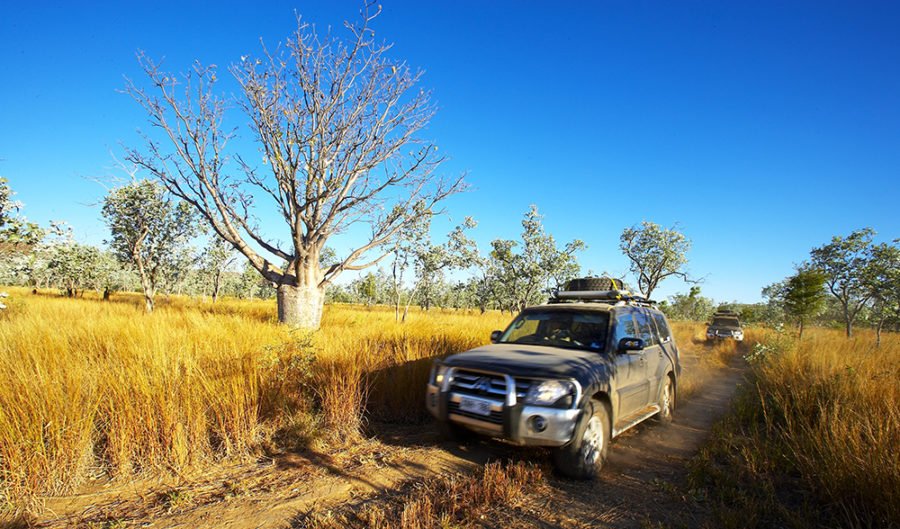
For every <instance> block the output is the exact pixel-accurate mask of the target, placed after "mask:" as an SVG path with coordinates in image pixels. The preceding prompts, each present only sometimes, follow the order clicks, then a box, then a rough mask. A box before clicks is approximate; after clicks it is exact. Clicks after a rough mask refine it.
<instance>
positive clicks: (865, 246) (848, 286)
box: [810, 228, 875, 338]
mask: <svg viewBox="0 0 900 529" xmlns="http://www.w3.org/2000/svg"><path fill="white" fill-rule="evenodd" d="M874 236H875V230H873V229H872V228H863V229H861V230H855V231H853V232H852V233H850V235H848V236H846V237H843V236H840V235H835V236H834V237H832V239H831V242H830V243H828V244H825V245H822V246H820V247H817V248H813V249H812V251H811V252H810V257H811V260H810V261H811V265H812V266H813V267H814V268H816V269H818V270H821V271H822V272H823V273H824V274H825V285H826V286H827V287H828V291H829V292H831V294H832V295H833V296H834V297H835V298H836V299H837V300H838V302H840V305H841V313H842V316H843V319H844V326H845V329H846V333H847V337H848V338H849V337H850V336H852V334H853V323H854V321H856V318H857V316H859V314H860V312H861V311H862V310H863V309H864V308H865V307H866V306H867V305H868V303H869V301H870V300H871V299H872V290H871V288H870V286H869V284H868V274H869V267H870V264H871V248H872V239H873V238H874Z"/></svg>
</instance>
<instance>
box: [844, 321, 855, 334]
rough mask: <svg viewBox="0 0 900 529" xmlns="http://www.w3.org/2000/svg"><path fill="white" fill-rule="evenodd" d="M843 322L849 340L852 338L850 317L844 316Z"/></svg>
mask: <svg viewBox="0 0 900 529" xmlns="http://www.w3.org/2000/svg"><path fill="white" fill-rule="evenodd" d="M844 322H845V323H846V324H847V338H850V337H852V336H853V322H851V321H850V316H846V317H845V318H844Z"/></svg>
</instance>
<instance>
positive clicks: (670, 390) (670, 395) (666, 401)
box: [656, 375, 675, 424]
mask: <svg viewBox="0 0 900 529" xmlns="http://www.w3.org/2000/svg"><path fill="white" fill-rule="evenodd" d="M674 413H675V384H673V383H672V377H670V376H668V375H667V376H666V379H665V382H663V388H662V390H661V391H660V392H659V413H657V414H656V420H657V421H659V422H660V423H662V424H670V423H671V422H672V418H673V417H674Z"/></svg>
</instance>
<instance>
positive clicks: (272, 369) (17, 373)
mask: <svg viewBox="0 0 900 529" xmlns="http://www.w3.org/2000/svg"><path fill="white" fill-rule="evenodd" d="M9 290H10V293H11V294H12V302H11V303H10V310H9V311H7V312H6V313H5V314H3V315H2V316H0V318H2V320H0V504H2V503H3V501H2V499H3V498H6V501H7V502H11V501H14V500H15V499H17V498H21V497H23V496H25V495H29V494H34V493H40V494H55V493H62V492H65V491H68V490H71V489H72V487H73V486H74V485H77V484H78V483H79V482H81V481H83V480H84V479H86V478H89V477H91V476H94V475H98V474H108V475H112V476H116V475H128V474H131V473H134V472H142V471H148V470H149V471H158V470H168V471H174V472H179V471H181V470H182V469H185V468H188V467H191V466H195V465H197V464H201V463H208V462H209V461H210V460H213V459H215V458H219V457H223V456H229V455H241V454H245V453H247V452H248V450H250V449H252V448H253V447H256V446H259V444H260V442H261V441H264V440H266V439H267V438H269V437H273V436H274V437H275V438H277V437H278V431H279V430H284V429H287V430H290V429H292V428H293V429H294V432H293V433H295V434H297V436H300V437H303V436H306V437H308V438H312V437H315V435H316V432H318V431H320V430H321V431H324V432H326V433H327V434H328V435H326V436H325V441H327V442H332V443H334V442H338V441H340V442H347V441H352V440H353V438H354V436H355V435H357V434H358V432H359V426H360V420H361V418H362V416H363V409H362V406H363V403H364V402H365V400H364V397H365V396H366V395H367V394H368V395H369V396H370V401H371V408H372V413H373V414H375V415H380V416H385V417H390V418H416V417H418V416H420V415H421V413H422V412H421V408H422V406H421V401H422V397H421V393H422V387H423V385H424V379H425V377H427V372H428V366H429V363H430V362H429V361H428V360H427V359H429V358H432V357H434V356H437V355H444V354H448V353H451V352H455V351H460V350H464V349H467V348H470V347H473V346H475V345H478V344H481V343H484V342H486V341H487V340H486V338H487V336H489V334H490V331H491V330H493V329H495V328H499V327H502V326H503V324H504V323H505V320H506V319H507V318H506V317H504V316H500V315H499V314H493V313H492V314H488V315H484V316H479V317H473V316H472V315H471V314H466V313H463V312H459V313H455V312H453V313H449V312H448V313H439V312H438V311H432V313H431V314H420V313H413V314H411V315H410V318H409V319H408V322H407V323H406V324H403V325H400V324H397V323H395V322H394V321H393V313H392V312H391V311H389V310H387V309H384V308H372V309H363V308H358V307H343V306H329V307H327V308H326V312H325V316H324V320H323V329H322V331H321V332H319V333H316V335H314V336H308V335H303V334H301V333H296V332H291V331H290V330H288V329H287V328H285V327H283V326H280V325H278V324H277V323H276V322H275V321H274V318H273V315H274V306H273V304H272V302H267V301H252V302H248V301H237V300H223V301H222V302H220V303H217V304H215V305H212V304H210V303H208V302H207V303H204V302H202V301H199V300H192V299H186V298H175V297H173V298H172V299H171V300H168V301H166V300H162V302H161V303H159V307H158V309H157V310H156V311H155V312H154V313H153V314H151V315H147V314H144V313H143V312H142V309H141V305H140V303H141V302H140V297H139V296H136V295H127V294H122V295H118V296H116V298H114V300H113V301H112V302H101V301H99V300H98V299H96V298H93V297H91V296H90V294H88V296H87V297H86V298H85V299H64V298H60V297H58V296H56V295H54V294H53V293H49V292H48V293H45V294H39V295H32V294H30V293H28V292H27V291H26V290H24V289H9ZM313 357H315V361H313ZM387 387H389V388H390V391H387V390H385V389H384V388H387ZM412 395H415V398H411V396H412ZM319 426H324V427H325V428H324V429H322V428H319ZM298 430H306V431H298Z"/></svg>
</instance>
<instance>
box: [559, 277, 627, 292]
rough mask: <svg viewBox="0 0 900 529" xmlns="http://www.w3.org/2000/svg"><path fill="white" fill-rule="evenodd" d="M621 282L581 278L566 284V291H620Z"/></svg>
mask: <svg viewBox="0 0 900 529" xmlns="http://www.w3.org/2000/svg"><path fill="white" fill-rule="evenodd" d="M621 289H622V282H621V281H619V280H617V279H611V278H609V277H582V278H578V279H572V280H571V281H569V282H568V283H566V290H567V291H571V292H583V291H588V290H621Z"/></svg>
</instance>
